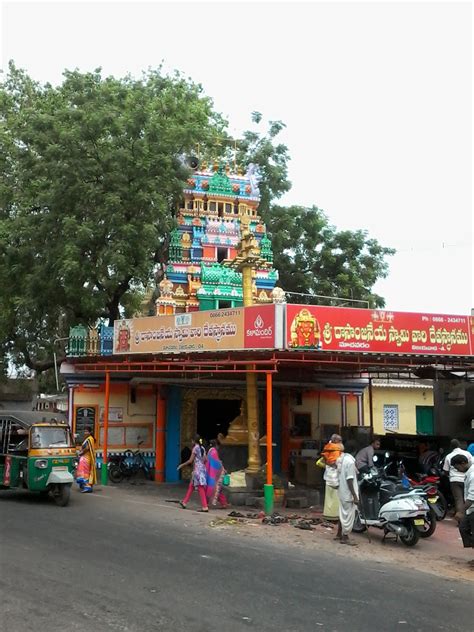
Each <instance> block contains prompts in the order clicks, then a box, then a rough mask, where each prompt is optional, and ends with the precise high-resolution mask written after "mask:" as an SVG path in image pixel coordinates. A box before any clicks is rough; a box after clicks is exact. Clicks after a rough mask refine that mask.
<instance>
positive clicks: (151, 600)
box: [0, 490, 474, 632]
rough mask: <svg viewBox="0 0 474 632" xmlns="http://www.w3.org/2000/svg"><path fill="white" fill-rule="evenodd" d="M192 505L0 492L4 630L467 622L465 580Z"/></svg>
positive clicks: (0, 617)
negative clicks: (283, 542) (315, 545)
mask: <svg viewBox="0 0 474 632" xmlns="http://www.w3.org/2000/svg"><path fill="white" fill-rule="evenodd" d="M196 516H197V514H195V513H194V512H191V511H186V512H184V511H183V510H180V509H178V508H177V507H176V506H174V505H169V504H168V505H166V504H165V503H164V501H161V503H160V502H156V499H153V498H143V497H141V498H140V497H133V496H130V495H126V494H124V493H122V492H120V491H118V492H117V491H116V490H114V491H112V490H105V492H104V493H103V494H101V493H100V492H98V493H95V494H93V495H80V494H78V493H74V494H73V495H72V500H71V504H70V505H69V506H68V507H66V508H60V507H56V506H55V505H54V504H53V503H52V502H48V501H44V500H41V499H39V498H38V497H36V496H34V495H31V494H27V493H21V494H12V493H11V492H0V538H1V539H0V598H1V599H0V629H1V630H5V631H8V632H29V631H30V630H31V631H35V632H38V631H40V632H56V631H58V632H59V631H61V632H65V631H66V632H68V631H73V630H78V631H80V632H89V631H91V632H92V631H94V632H102V631H109V630H119V631H130V632H145V631H146V632H148V631H154V630H169V631H171V632H180V631H182V630H186V631H188V632H189V631H191V632H198V631H199V632H201V631H202V632H204V631H206V632H214V631H219V632H224V631H225V632H227V631H231V632H232V631H234V630H249V629H250V630H251V629H255V630H259V631H266V630H282V631H287V632H290V631H292V632H293V631H294V632H306V631H307V630H308V631H310V630H311V631H315V630H324V631H337V632H339V631H341V632H342V631H344V632H346V631H351V632H359V631H361V632H362V631H364V632H365V631H372V630H374V631H375V630H376V631H387V632H388V631H390V632H392V631H395V630H404V631H405V630H407V631H408V630H410V631H412V630H419V631H423V632H424V631H430V632H432V631H433V630H452V631H456V632H459V631H463V632H468V631H471V630H474V614H473V603H474V601H473V595H474V589H473V584H472V583H467V582H460V581H455V580H446V579H443V578H438V577H435V576H432V575H428V574H423V573H418V572H413V571H408V570H403V569H401V568H388V567H386V566H381V565H380V564H376V563H373V562H360V561H358V560H353V559H345V558H344V557H339V556H338V557H336V558H334V557H331V556H330V555H329V554H328V553H326V552H325V551H315V552H308V551H302V550H298V548H297V547H289V548H286V549H282V547H278V546H276V545H275V544H274V543H272V541H271V538H269V539H268V540H267V541H264V542H262V543H261V544H258V545H257V544H256V542H255V541H252V542H246V541H245V538H242V537H239V535H238V534H236V535H234V534H230V535H229V533H226V534H223V533H222V532H219V531H217V530H215V529H210V528H209V526H207V525H206V524H205V522H204V521H203V519H204V520H207V516H198V519H197V518H196ZM427 563H430V564H435V563H436V562H435V561H434V560H430V561H427Z"/></svg>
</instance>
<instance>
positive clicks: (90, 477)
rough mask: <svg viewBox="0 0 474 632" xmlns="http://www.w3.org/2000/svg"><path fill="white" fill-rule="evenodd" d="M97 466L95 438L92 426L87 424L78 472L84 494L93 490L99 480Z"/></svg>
mask: <svg viewBox="0 0 474 632" xmlns="http://www.w3.org/2000/svg"><path fill="white" fill-rule="evenodd" d="M95 468H96V464H95V439H94V435H93V434H92V428H91V427H90V426H86V427H85V428H84V441H83V442H82V446H81V451H80V453H79V465H78V466H77V472H76V483H77V484H78V485H79V487H80V488H81V492H82V493H84V494H87V493H90V492H92V487H93V485H94V484H95V483H96V482H97V480H96V469H95Z"/></svg>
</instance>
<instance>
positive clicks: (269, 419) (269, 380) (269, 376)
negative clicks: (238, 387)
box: [267, 373, 273, 485]
mask: <svg viewBox="0 0 474 632" xmlns="http://www.w3.org/2000/svg"><path fill="white" fill-rule="evenodd" d="M272 377H273V376H272V374H271V373H267V485H272V484H273V445H272V444H273V409H272V405H273V402H272V395H273V392H272Z"/></svg>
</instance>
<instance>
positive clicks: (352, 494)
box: [336, 441, 359, 546]
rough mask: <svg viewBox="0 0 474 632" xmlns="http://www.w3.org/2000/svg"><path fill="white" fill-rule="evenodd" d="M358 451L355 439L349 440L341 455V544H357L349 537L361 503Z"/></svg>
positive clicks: (339, 535)
mask: <svg viewBox="0 0 474 632" xmlns="http://www.w3.org/2000/svg"><path fill="white" fill-rule="evenodd" d="M356 452H357V444H356V443H355V442H354V441H348V442H347V444H346V446H345V452H344V454H343V456H342V457H341V471H340V473H339V488H338V493H339V529H338V533H337V535H336V539H339V540H340V542H341V544H349V545H351V546H354V545H355V542H353V541H352V540H350V539H349V533H351V531H352V527H353V526H354V520H355V515H356V508H357V505H358V504H359V484H358V482H357V468H356V461H355V458H354V456H355V454H356Z"/></svg>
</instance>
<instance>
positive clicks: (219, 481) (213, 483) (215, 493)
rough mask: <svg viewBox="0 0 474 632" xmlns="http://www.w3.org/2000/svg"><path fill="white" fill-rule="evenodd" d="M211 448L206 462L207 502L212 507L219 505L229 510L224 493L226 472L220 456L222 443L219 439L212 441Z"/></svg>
mask: <svg viewBox="0 0 474 632" xmlns="http://www.w3.org/2000/svg"><path fill="white" fill-rule="evenodd" d="M210 446H211V447H210V448H209V452H208V453H207V461H206V473H207V491H206V496H207V500H208V503H209V504H210V505H211V506H212V507H215V506H216V505H217V503H219V507H220V508H221V509H227V498H226V497H225V494H224V492H223V491H222V488H223V481H224V474H225V473H226V472H225V468H224V465H223V463H222V461H221V458H220V454H219V447H220V443H219V441H218V440H217V439H211V441H210Z"/></svg>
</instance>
